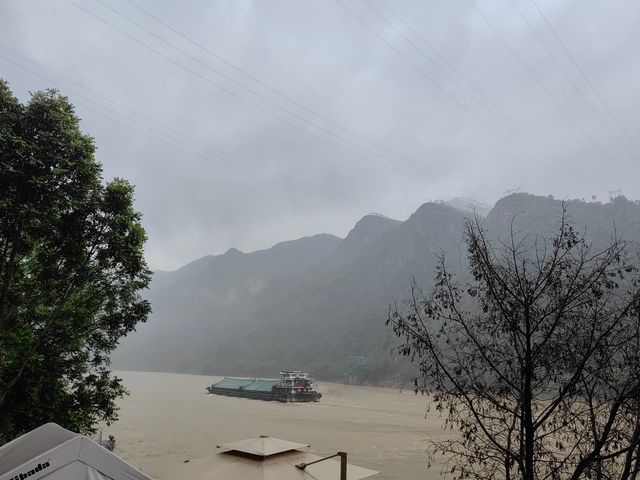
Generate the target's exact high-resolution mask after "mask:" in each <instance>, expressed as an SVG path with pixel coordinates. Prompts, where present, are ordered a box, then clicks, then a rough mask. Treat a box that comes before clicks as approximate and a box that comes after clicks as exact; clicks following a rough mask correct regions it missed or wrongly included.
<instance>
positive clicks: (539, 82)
mask: <svg viewBox="0 0 640 480" xmlns="http://www.w3.org/2000/svg"><path fill="white" fill-rule="evenodd" d="M467 2H468V3H469V4H470V5H471V7H472V8H473V9H474V10H475V11H476V13H477V14H478V15H479V16H480V18H481V19H482V21H483V22H484V23H485V24H486V25H487V26H488V27H489V28H490V29H491V31H492V32H493V33H494V35H495V36H497V37H498V38H499V39H500V41H501V42H502V44H503V45H504V46H505V47H506V48H507V50H509V52H510V53H511V55H512V56H513V57H514V58H515V59H516V61H517V62H518V64H519V65H520V66H521V67H522V68H523V69H524V70H525V72H527V74H528V75H529V77H530V78H532V79H533V80H534V81H535V82H536V84H537V85H538V86H539V87H540V88H541V89H542V90H543V91H544V92H545V93H546V94H547V96H548V97H549V98H550V99H551V101H552V102H553V104H554V105H555V106H556V107H557V108H558V109H559V110H560V111H561V112H562V113H563V114H564V115H565V116H566V117H567V118H568V119H569V120H570V121H571V122H572V123H573V124H574V125H575V126H576V127H577V128H578V129H579V130H580V131H581V132H582V133H583V134H584V135H585V136H586V137H587V138H588V139H589V140H590V141H591V143H593V145H594V146H596V147H597V148H598V149H600V150H602V151H603V153H604V154H605V155H606V156H607V157H608V158H609V160H613V159H612V158H611V156H610V155H609V153H608V152H606V151H605V150H603V148H602V146H601V145H600V144H599V143H598V142H597V140H596V139H595V138H594V137H593V135H591V133H589V132H588V131H587V130H586V129H585V128H584V127H583V126H582V124H581V123H580V122H578V120H577V119H576V118H575V117H574V116H573V115H572V114H571V113H570V112H569V111H568V110H567V109H566V108H565V107H564V105H562V104H561V103H560V101H559V100H558V99H557V98H556V96H555V95H554V94H553V92H552V91H551V90H549V88H548V87H547V86H546V85H545V84H544V83H543V82H542V80H540V78H539V77H538V76H537V75H536V74H535V72H534V71H533V70H531V68H529V66H528V65H527V64H526V62H525V61H524V60H523V59H522V57H521V56H520V54H518V52H517V51H516V50H515V49H514V48H513V47H512V46H511V45H510V44H509V42H508V41H507V40H506V38H505V37H504V36H503V35H502V34H501V33H500V32H499V31H498V29H497V28H496V27H495V25H494V24H493V23H492V22H491V20H489V18H487V16H486V15H485V14H484V12H483V11H482V10H481V9H480V8H479V7H478V6H477V5H476V3H475V1H474V0H467Z"/></svg>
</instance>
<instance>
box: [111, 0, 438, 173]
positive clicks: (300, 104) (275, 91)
mask: <svg viewBox="0 0 640 480" xmlns="http://www.w3.org/2000/svg"><path fill="white" fill-rule="evenodd" d="M98 1H99V0H98ZM125 1H126V2H127V3H129V4H130V5H132V6H133V7H134V8H136V9H137V10H139V11H140V12H142V13H143V14H145V15H147V16H148V17H150V18H151V19H153V20H155V21H156V22H157V23H159V24H160V25H162V26H163V27H165V28H167V29H168V30H170V31H171V32H173V33H175V34H176V35H178V36H179V37H181V38H182V39H184V40H186V41H187V42H189V43H190V44H192V45H194V46H195V47H197V48H199V49H200V50H202V51H203V52H205V53H207V54H208V55H210V56H212V57H213V58H215V59H217V60H219V61H221V62H223V63H224V64H225V65H227V66H229V67H231V68H233V69H234V70H235V71H237V72H239V73H241V74H242V75H244V76H246V77H247V78H249V79H251V80H253V81H254V82H256V83H257V84H258V85H260V86H262V87H264V88H266V89H267V90H269V91H270V92H272V93H274V94H276V95H278V96H279V97H281V98H283V99H285V100H287V101H288V102H290V103H292V104H293V105H295V106H297V107H298V108H300V109H302V110H305V111H306V112H308V113H310V114H312V115H313V116H315V117H317V118H319V119H320V120H323V121H324V122H327V123H328V124H330V125H333V126H334V127H336V128H338V129H340V130H342V131H344V132H347V133H349V134H350V135H352V136H354V137H356V138H358V139H360V140H362V141H364V142H366V143H368V144H369V145H373V146H374V147H376V148H378V149H380V150H382V151H384V152H386V153H388V154H390V155H393V156H395V157H397V158H400V159H403V160H406V161H409V162H411V163H415V164H418V165H420V166H423V165H422V162H417V161H415V160H412V159H410V158H408V157H406V156H404V155H400V154H398V153H397V152H394V151H392V150H390V149H389V148H387V147H385V146H384V145H381V144H379V143H377V142H375V141H372V140H371V139H369V138H366V137H364V136H363V135H360V134H359V133H357V132H355V131H353V130H351V129H349V128H347V127H345V126H344V125H341V124H339V123H338V122H336V121H334V120H332V119H330V118H328V117H326V116H324V115H322V114H320V113H318V112H316V111H315V110H313V109H312V108H311V107H309V106H307V105H305V104H303V103H301V102H299V101H297V100H295V99H294V98H292V97H291V96H289V95H287V94H285V93H283V92H281V91H279V90H277V89H276V88H274V87H272V86H271V85H269V84H267V83H265V82H263V81H262V80H260V79H259V78H257V77H255V76H254V75H252V74H251V73H249V72H247V71H246V70H244V69H242V68H240V67H238V66H237V65H234V64H233V63H231V62H230V61H229V60H227V59H225V58H224V57H222V56H220V55H218V54H217V53H215V52H213V51H212V50H211V49H209V48H207V47H205V46H203V45H202V44H201V43H199V42H196V41H195V40H193V39H192V38H190V37H188V36H187V35H185V34H184V33H182V32H181V31H179V30H178V29H176V28H175V27H173V26H172V25H170V24H169V23H167V22H166V21H164V20H162V19H161V18H159V17H158V16H157V15H154V14H153V13H151V12H149V11H148V10H146V9H144V8H142V7H140V6H139V5H138V4H136V3H135V2H134V1H132V0H125ZM100 3H102V2H100ZM430 168H432V169H433V170H434V171H436V172H437V173H439V174H441V175H445V176H446V174H445V173H444V172H442V171H440V170H438V169H434V168H433V167H430Z"/></svg>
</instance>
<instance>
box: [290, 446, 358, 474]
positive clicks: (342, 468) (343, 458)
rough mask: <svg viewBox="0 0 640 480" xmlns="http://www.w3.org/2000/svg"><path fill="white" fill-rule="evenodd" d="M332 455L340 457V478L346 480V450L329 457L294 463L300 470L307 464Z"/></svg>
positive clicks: (321, 460) (323, 459) (327, 458)
mask: <svg viewBox="0 0 640 480" xmlns="http://www.w3.org/2000/svg"><path fill="white" fill-rule="evenodd" d="M333 457H340V480H347V452H338V453H336V454H335V455H331V456H330V457H325V458H321V459H320V460H316V461H314V462H309V463H299V464H297V465H296V468H299V469H300V470H304V469H305V468H307V467H308V466H309V465H313V464H314V463H318V462H323V461H325V460H329V459H330V458H333Z"/></svg>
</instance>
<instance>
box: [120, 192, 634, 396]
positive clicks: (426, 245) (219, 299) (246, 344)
mask: <svg viewBox="0 0 640 480" xmlns="http://www.w3.org/2000/svg"><path fill="white" fill-rule="evenodd" d="M566 206H567V209H568V215H569V220H570V221H571V222H572V223H573V224H574V225H575V227H576V228H578V229H586V232H587V237H588V238H590V239H592V240H593V241H594V242H595V243H598V244H600V243H602V244H604V243H606V242H607V241H608V240H609V239H610V238H611V236H612V235H614V228H615V234H617V235H618V236H619V237H622V238H625V239H627V240H631V241H633V240H635V239H636V238H638V237H639V236H640V204H639V203H638V202H632V201H628V200H626V199H625V198H623V197H618V198H616V199H614V200H613V201H611V202H609V203H605V204H602V203H588V202H583V201H568V202H566ZM561 213H562V202H560V201H558V200H554V199H553V198H551V197H537V196H533V195H528V194H513V195H510V196H508V197H505V198H503V199H501V200H500V201H498V202H497V203H496V205H495V206H494V207H493V209H492V210H491V211H490V212H489V213H488V215H487V217H486V219H485V221H484V226H485V228H486V231H487V234H488V236H489V237H490V238H496V237H499V238H506V237H507V236H508V235H509V234H510V232H511V231H512V230H513V231H514V232H515V234H516V235H522V234H524V233H526V232H531V233H532V234H533V235H532V236H531V238H533V237H534V235H535V234H547V233H549V232H551V231H553V230H554V229H555V227H556V226H557V224H558V222H559V219H560V216H561ZM469 214H470V213H469V212H463V211H461V210H458V209H456V208H453V207H451V206H448V205H445V204H442V203H427V204H424V205H422V206H421V207H420V208H419V209H418V210H417V211H416V212H415V213H414V214H413V215H411V216H410V217H409V218H408V219H407V220H405V221H403V222H401V221H397V220H391V219H388V218H385V217H381V216H374V215H369V216H366V217H364V218H362V219H361V220H360V221H358V222H357V223H356V225H355V226H354V228H353V229H352V230H351V232H350V233H349V234H348V235H347V237H346V238H345V239H342V240H341V239H339V238H337V237H334V236H331V235H316V236H314V237H308V238H302V239H299V240H294V241H290V242H284V243H281V244H278V245H276V246H274V247H273V248H271V249H268V250H263V251H258V252H253V253H249V254H245V253H241V252H239V251H237V250H235V249H231V250H229V251H228V252H227V253H225V254H224V255H220V256H210V257H204V258H201V259H199V260H196V261H195V262H192V263H190V264H189V265H186V266H185V267H183V268H181V269H179V270H177V271H175V272H160V273H159V274H157V275H156V277H155V278H154V281H153V284H152V287H151V290H150V292H149V299H150V300H151V302H152V306H153V310H154V312H153V316H152V318H151V320H150V321H149V323H147V324H146V325H143V326H141V327H140V328H139V331H138V332H137V333H135V334H133V335H132V336H130V337H129V338H128V339H126V341H125V342H124V344H123V345H122V347H121V348H120V349H119V350H118V351H117V352H116V355H114V366H115V367H116V368H123V369H139V370H161V371H175V372H191V373H207V374H217V375H260V376H273V375H277V373H278V371H279V370H280V369H283V368H296V369H303V370H307V371H310V372H311V373H312V374H313V375H315V376H317V377H319V378H322V379H327V380H337V381H340V380H342V379H344V373H345V371H346V369H347V357H348V356H350V355H362V356H366V357H367V359H368V367H369V369H368V374H367V375H366V377H365V378H364V379H362V381H363V382H364V383H375V384H399V385H402V384H405V383H406V382H407V380H408V379H409V378H410V377H411V375H412V373H413V369H410V368H409V369H408V368H406V363H403V360H402V359H400V358H398V357H397V355H395V354H393V353H392V352H391V350H392V348H393V346H394V345H396V344H397V343H398V340H397V339H396V338H395V337H394V336H393V335H392V333H391V331H390V329H389V328H387V327H385V325H384V322H385V319H386V313H387V309H388V306H389V304H390V303H392V302H394V301H395V300H396V299H400V300H401V299H403V298H405V297H406V296H407V295H408V293H409V288H410V282H411V280H412V279H413V278H415V279H416V281H417V282H418V284H419V285H420V286H421V287H422V288H423V289H425V290H428V288H429V286H430V283H431V281H432V278H433V276H434V273H435V272H434V268H435V260H436V255H437V254H438V253H440V252H442V253H444V254H445V255H446V257H447V259H448V263H449V265H450V268H451V269H452V271H454V272H465V271H466V265H467V263H466V246H465V244H464V239H463V229H464V218H465V216H467V215H469ZM512 220H513V222H512Z"/></svg>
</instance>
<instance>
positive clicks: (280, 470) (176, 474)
mask: <svg viewBox="0 0 640 480" xmlns="http://www.w3.org/2000/svg"><path fill="white" fill-rule="evenodd" d="M291 446H296V447H294V448H290V447H291ZM307 446H308V445H305V444H300V443H294V442H289V441H287V440H280V439H277V438H272V437H265V436H263V437H258V438H253V439H247V440H241V441H239V442H233V443H227V444H223V445H220V448H229V447H231V449H230V450H228V451H225V452H221V453H218V454H215V455H210V456H207V457H201V458H198V459H195V460H191V461H189V462H185V463H182V464H180V465H178V466H176V467H175V468H174V469H172V470H171V471H168V472H167V473H168V475H167V478H172V479H181V480H182V479H184V480H191V479H193V480H195V479H198V480H311V479H313V478H315V479H316V480H339V478H340V461H339V460H337V459H335V458H332V459H328V460H324V461H322V462H318V463H315V464H313V465H309V466H307V467H306V469H305V470H301V469H299V468H297V467H296V465H298V464H301V463H306V464H309V463H311V462H314V461H316V460H320V459H321V458H322V457H320V456H318V455H314V454H311V453H307V452H302V451H300V450H298V448H304V447H307ZM285 448H286V450H283V449H285ZM249 450H250V451H249ZM255 451H262V452H271V451H275V453H270V454H267V455H262V454H260V453H259V454H255V453H252V452H255ZM377 473H379V472H376V471H374V470H369V469H367V468H362V467H359V466H357V465H351V464H349V465H347V480H360V479H362V478H367V477H371V476H373V475H376V474H377Z"/></svg>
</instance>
